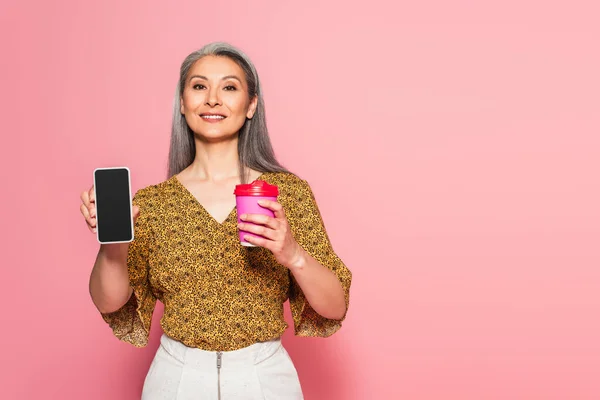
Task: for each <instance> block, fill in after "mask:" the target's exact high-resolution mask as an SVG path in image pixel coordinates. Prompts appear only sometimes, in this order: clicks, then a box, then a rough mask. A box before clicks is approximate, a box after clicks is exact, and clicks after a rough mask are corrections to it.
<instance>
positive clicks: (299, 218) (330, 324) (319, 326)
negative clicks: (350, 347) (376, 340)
mask: <svg viewBox="0 0 600 400" xmlns="http://www.w3.org/2000/svg"><path fill="white" fill-rule="evenodd" d="M291 196H292V199H291V206H290V211H289V215H288V221H289V224H290V228H291V230H292V233H293V235H294V238H295V239H296V241H297V242H298V244H299V245H300V246H302V248H303V249H304V250H305V251H306V252H308V253H309V254H310V255H311V256H312V257H313V258H314V259H315V260H317V261H318V262H319V263H320V264H321V265H323V266H325V267H326V268H329V269H330V270H332V271H333V272H334V273H335V274H336V275H337V277H338V279H339V280H340V282H341V284H342V288H343V289H344V297H345V300H346V312H347V310H348V306H349V299H350V283H351V280H352V274H351V273H350V270H349V269H348V268H347V267H346V266H345V265H344V263H343V262H342V260H340V258H339V257H338V256H337V255H336V254H335V252H334V251H333V248H332V246H331V243H330V241H329V237H328V235H327V232H326V230H325V226H324V224H323V219H322V217H321V213H320V211H319V208H318V206H317V203H316V201H315V197H314V195H313V192H312V190H311V188H310V186H309V185H308V183H307V182H306V181H304V180H301V181H300V184H299V187H298V188H294V193H293V194H291ZM289 299H290V308H291V311H292V317H293V319H294V330H295V334H296V336H319V337H327V336H331V335H332V334H334V333H335V332H336V331H338V330H339V329H340V328H341V326H342V321H343V320H344V319H345V317H346V315H344V316H343V317H342V318H341V319H328V318H325V317H323V316H321V315H320V314H318V313H317V312H316V311H315V310H313V309H312V307H311V306H310V304H309V303H308V301H307V300H306V297H305V296H304V293H302V289H301V288H300V286H299V285H298V283H297V282H296V280H295V279H294V277H293V275H292V274H291V273H290V290H289Z"/></svg>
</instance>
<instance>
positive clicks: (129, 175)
mask: <svg viewBox="0 0 600 400" xmlns="http://www.w3.org/2000/svg"><path fill="white" fill-rule="evenodd" d="M115 169H124V170H126V171H127V183H128V186H129V215H130V220H131V240H123V241H118V242H101V241H100V229H99V226H98V196H96V172H98V171H106V170H115ZM93 175H94V197H95V198H96V202H95V203H96V240H97V241H98V243H100V244H111V243H131V242H133V239H134V238H135V230H134V223H133V197H132V196H131V171H130V170H129V168H128V167H105V168H96V169H94V174H93Z"/></svg>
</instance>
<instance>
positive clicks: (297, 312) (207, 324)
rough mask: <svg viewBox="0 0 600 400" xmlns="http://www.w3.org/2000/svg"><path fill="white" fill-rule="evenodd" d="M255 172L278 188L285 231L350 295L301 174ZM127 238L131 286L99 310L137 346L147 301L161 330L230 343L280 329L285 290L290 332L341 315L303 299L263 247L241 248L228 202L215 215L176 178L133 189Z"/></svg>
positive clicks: (198, 341) (309, 329)
mask: <svg viewBox="0 0 600 400" xmlns="http://www.w3.org/2000/svg"><path fill="white" fill-rule="evenodd" d="M258 179H261V180H264V181H266V182H268V183H269V184H271V185H277V186H278V187H279V197H278V201H279V203H280V204H281V205H282V206H283V208H284V210H285V212H286V216H287V219H288V222H289V224H290V229H291V230H292V233H293V235H294V238H295V239H296V241H297V242H298V244H299V245H300V246H302V247H303V248H304V249H305V250H306V251H307V252H308V253H309V254H310V255H311V256H313V257H314V258H315V259H316V260H317V261H319V263H321V265H324V266H325V267H327V268H329V269H331V270H332V271H333V272H334V273H335V274H336V275H337V277H338V279H339V280H340V282H341V284H342V286H343V288H344V294H345V299H346V307H348V304H349V294H350V282H351V279H352V275H351V273H350V271H349V270H348V268H347V267H346V266H345V265H344V263H343V262H342V261H341V260H340V258H339V257H338V256H337V255H336V254H335V252H334V251H333V249H332V247H331V243H330V241H329V238H328V236H327V233H326V231H325V227H324V226H323V221H322V219H321V215H320V213H319V209H318V207H317V204H316V202H315V198H314V195H313V193H312V191H311V189H310V186H309V185H308V183H307V182H306V181H304V180H302V179H300V178H298V177H296V176H295V175H293V174H291V173H283V172H276V173H273V172H268V173H263V174H262V175H261V176H260V177H259V178H258ZM133 204H135V205H137V206H139V208H140V216H139V217H138V219H137V220H136V223H135V239H134V241H133V242H131V243H130V245H129V254H128V257H127V265H128V271H129V280H130V284H131V286H132V288H133V295H132V296H131V298H130V299H129V301H128V302H127V303H126V304H125V305H124V306H123V307H121V308H120V309H119V310H117V311H115V312H112V313H106V314H102V317H103V318H104V320H105V321H106V322H107V323H108V324H109V326H110V327H111V328H112V330H113V332H114V334H115V336H116V337H118V338H119V339H121V340H123V341H125V342H129V343H131V344H133V345H134V346H136V347H143V346H146V345H147V343H148V334H149V332H150V323H151V321H152V313H153V311H154V307H155V305H156V300H160V301H161V302H162V303H163V304H164V313H163V316H162V318H161V320H160V324H161V327H162V329H163V331H164V333H165V334H167V335H168V336H169V337H171V338H173V339H176V340H178V341H180V342H182V343H183V344H185V345H187V346H189V347H197V348H200V349H203V350H209V351H231V350H236V349H240V348H243V347H246V346H249V345H251V344H253V343H256V342H259V341H266V340H270V339H274V338H277V337H280V336H281V335H282V334H283V332H284V331H285V330H286V328H287V327H288V325H287V324H286V322H285V320H284V313H283V303H284V302H285V301H286V300H287V299H289V301H290V308H291V312H292V316H293V320H294V330H295V334H296V335H297V336H321V337H327V336H330V335H332V334H333V333H334V332H336V331H337V330H338V329H339V328H340V327H341V322H342V320H343V319H344V318H345V316H344V317H343V318H342V319H340V320H332V319H327V318H324V317H323V316H321V315H319V314H317V313H316V312H315V311H314V310H313V309H312V308H311V306H310V304H309V303H308V301H307V300H306V298H305V297H304V294H303V293H302V290H301V289H300V286H299V285H298V284H297V283H296V281H295V279H294V277H293V276H292V274H291V272H290V271H289V270H288V269H287V268H286V267H284V266H282V265H281V264H279V263H278V262H277V261H276V260H275V257H274V256H273V254H272V253H271V252H270V251H269V250H268V249H265V248H262V247H245V246H242V245H241V244H240V243H239V238H238V234H237V211H236V209H235V208H234V209H233V210H232V211H231V213H230V214H229V216H228V217H227V219H226V220H225V221H224V222H223V223H218V222H217V221H216V220H215V219H214V218H213V217H212V216H211V215H210V214H209V213H208V212H207V211H206V210H205V209H204V208H203V207H202V205H201V204H200V203H199V202H198V201H197V199H196V198H195V197H194V196H193V195H192V193H191V192H189V191H188V190H187V188H186V187H185V186H183V184H181V182H180V181H179V180H178V179H177V178H176V177H175V176H173V177H171V178H169V179H168V180H166V181H164V182H162V183H159V184H157V185H152V186H149V187H146V188H144V189H141V190H139V191H138V192H137V193H136V194H135V196H134V198H133Z"/></svg>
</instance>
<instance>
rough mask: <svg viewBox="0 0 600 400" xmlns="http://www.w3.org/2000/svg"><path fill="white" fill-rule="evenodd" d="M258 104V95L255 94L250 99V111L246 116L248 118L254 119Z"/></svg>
mask: <svg viewBox="0 0 600 400" xmlns="http://www.w3.org/2000/svg"><path fill="white" fill-rule="evenodd" d="M257 106H258V96H254V97H253V98H252V100H251V101H250V106H249V107H248V112H247V113H246V117H247V118H248V119H252V117H254V113H255V112H256V107H257Z"/></svg>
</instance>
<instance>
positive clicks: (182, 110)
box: [179, 97, 185, 114]
mask: <svg viewBox="0 0 600 400" xmlns="http://www.w3.org/2000/svg"><path fill="white" fill-rule="evenodd" d="M179 112H180V113H182V114H185V110H184V109H183V97H180V98H179Z"/></svg>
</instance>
